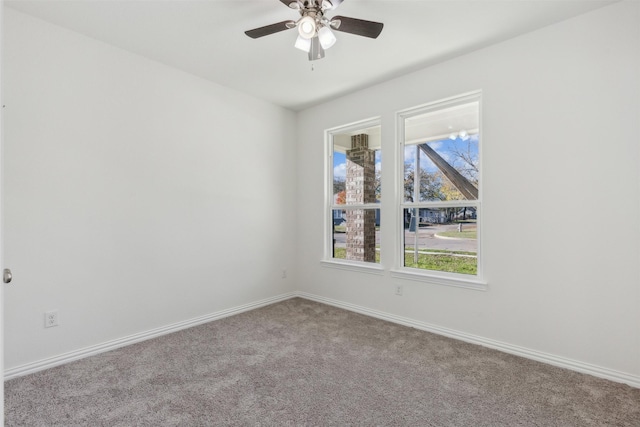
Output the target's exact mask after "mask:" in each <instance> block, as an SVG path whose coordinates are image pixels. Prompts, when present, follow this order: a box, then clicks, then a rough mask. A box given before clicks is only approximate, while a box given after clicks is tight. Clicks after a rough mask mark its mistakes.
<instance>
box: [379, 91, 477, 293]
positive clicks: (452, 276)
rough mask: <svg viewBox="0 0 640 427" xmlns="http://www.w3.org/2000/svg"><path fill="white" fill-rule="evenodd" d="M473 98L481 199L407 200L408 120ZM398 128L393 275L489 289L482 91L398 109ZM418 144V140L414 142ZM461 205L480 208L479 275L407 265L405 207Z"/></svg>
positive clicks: (401, 277)
mask: <svg viewBox="0 0 640 427" xmlns="http://www.w3.org/2000/svg"><path fill="white" fill-rule="evenodd" d="M470 102H478V109H479V111H478V114H479V135H480V138H479V145H478V163H479V174H478V180H479V188H478V199H477V200H460V201H445V202H440V201H437V202H433V201H432V202H424V203H423V202H414V203H405V201H404V149H405V121H406V120H407V119H409V118H411V117H415V116H418V115H422V114H425V113H429V112H432V111H437V110H440V109H443V108H449V107H453V106H456V105H461V104H467V103H470ZM396 124H397V126H396V129H397V146H398V151H397V153H396V155H397V158H396V186H395V204H396V207H397V215H398V216H397V219H396V224H395V230H396V248H397V250H396V256H395V263H394V266H395V268H393V269H392V270H391V272H390V273H391V276H392V277H395V278H399V279H408V280H417V281H420V282H427V283H435V284H440V285H449V286H456V287H462V288H468V289H475V290H486V289H487V282H486V281H485V279H484V274H483V273H484V272H483V262H482V242H483V240H484V239H483V237H482V228H483V227H482V221H483V218H484V215H483V214H482V192H483V190H482V186H483V179H482V173H483V167H482V152H483V149H482V147H483V144H484V142H483V135H482V92H481V91H474V92H469V93H466V94H463V95H459V96H455V97H451V98H447V99H443V100H439V101H435V102H431V103H428V104H424V105H421V106H417V107H412V108H408V109H406V110H402V111H399V112H397V113H396ZM410 145H414V144H410ZM458 206H473V207H475V208H476V211H477V217H478V220H477V233H478V234H477V236H478V237H477V244H478V255H477V256H478V258H477V274H476V275H475V276H472V275H466V274H460V273H449V272H441V271H435V270H422V269H417V268H410V267H404V242H403V240H404V215H403V214H404V209H413V208H418V209H419V208H424V207H432V208H445V207H458Z"/></svg>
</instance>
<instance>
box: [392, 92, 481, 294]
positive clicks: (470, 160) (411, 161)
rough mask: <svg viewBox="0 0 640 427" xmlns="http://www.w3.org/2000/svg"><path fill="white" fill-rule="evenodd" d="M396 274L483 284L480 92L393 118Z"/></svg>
mask: <svg viewBox="0 0 640 427" xmlns="http://www.w3.org/2000/svg"><path fill="white" fill-rule="evenodd" d="M398 132H399V142H400V152H399V162H398V174H399V178H400V179H399V185H400V188H398V189H397V191H398V197H397V199H398V200H399V201H400V202H399V205H400V206H399V208H400V212H399V222H400V223H399V224H398V227H397V229H398V234H399V236H398V237H399V241H400V245H399V246H400V254H399V255H398V259H397V263H396V264H397V265H398V266H399V267H400V268H399V269H397V271H396V272H397V273H400V274H401V275H402V274H404V275H413V276H414V277H413V278H416V276H418V277H419V276H422V277H424V278H426V277H432V278H433V277H438V278H441V279H443V280H441V281H444V282H446V283H448V284H459V283H472V284H473V283H482V275H481V270H482V269H481V263H480V229H481V227H480V220H481V211H480V207H481V199H480V195H481V191H480V179H481V178H480V172H481V164H480V93H473V94H468V95H464V96H461V97H457V98H453V99H448V100H444V101H439V102H435V103H432V104H428V105H426V106H422V107H418V108H414V109H411V110H407V111H404V112H401V113H399V114H398Z"/></svg>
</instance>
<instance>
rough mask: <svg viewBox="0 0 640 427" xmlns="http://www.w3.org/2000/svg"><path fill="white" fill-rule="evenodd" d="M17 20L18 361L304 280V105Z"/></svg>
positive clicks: (14, 196) (13, 205)
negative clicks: (300, 233) (298, 277)
mask: <svg viewBox="0 0 640 427" xmlns="http://www.w3.org/2000/svg"><path fill="white" fill-rule="evenodd" d="M4 18H5V28H4V35H5V39H4V42H5V46H4V52H3V54H4V56H3V66H4V69H3V72H4V75H3V78H4V82H3V84H4V87H3V89H4V104H6V109H5V131H4V132H5V133H4V167H5V169H4V190H5V193H4V195H5V197H4V199H5V200H4V207H5V231H6V234H5V240H4V242H5V255H6V264H7V265H8V266H10V267H11V268H12V269H13V272H14V277H15V279H14V281H13V283H12V284H11V285H8V286H7V287H6V289H5V292H6V294H5V296H6V300H5V327H6V334H5V347H6V359H5V361H6V365H5V367H6V368H7V369H11V368H13V367H16V366H18V365H22V364H28V363H31V362H34V361H38V360H42V359H44V358H47V357H51V356H56V355H60V354H62V353H65V352H68V351H74V350H78V349H81V348H84V347H87V346H92V345H96V344H99V343H103V342H106V341H108V340H113V339H118V338H121V337H124V336H128V335H130V334H135V333H140V332H143V331H148V330H151V329H153V328H158V327H162V326H165V325H169V324H172V323H174V322H179V321H184V320H188V319H191V318H194V317H197V316H202V315H206V314H209V313H214V312H217V311H220V310H223V309H227V308H230V307H237V306H239V305H242V304H246V303H250V302H254V301H257V300H261V299H265V298H269V297H273V296H277V295H280V294H283V293H286V292H290V291H292V290H293V284H294V280H295V275H294V271H293V267H294V266H293V263H292V262H291V261H292V260H293V256H294V251H293V248H294V243H295V240H294V236H295V227H294V226H293V224H294V223H295V204H294V196H295V184H294V183H295V165H294V159H295V153H294V151H293V150H294V149H295V145H294V142H295V141H294V135H295V114H294V113H292V112H290V111H288V110H284V109H282V108H279V107H275V106H273V105H271V104H268V103H266V102H263V101H260V100H257V99H255V98H251V97H248V96H246V95H243V94H240V93H237V92H234V91H232V90H229V89H226V88H224V87H221V86H218V85H215V84H212V83H210V82H206V81H204V80H201V79H198V78H195V77H193V76H190V75H187V74H185V73H182V72H180V71H177V70H175V69H171V68H169V67H166V66H164V65H161V64H159V63H156V62H153V61H150V60H147V59H144V58H141V57H139V56H136V55H133V54H130V53H127V52H125V51H122V50H119V49H117V48H114V47H111V46H109V45H106V44H103V43H100V42H97V41H95V40H92V39H89V38H86V37H83V36H80V35H78V34H76V33H73V32H70V31H67V30H64V29H62V28H59V27H56V26H53V25H50V24H47V23H45V22H43V21H39V20H37V19H34V18H32V17H29V16H27V15H24V14H21V13H18V12H16V11H14V10H12V9H6V10H5V16H4ZM282 268H288V269H289V270H290V272H289V275H288V276H289V277H288V278H287V279H284V280H283V279H282V278H281V269H282ZM51 309H57V310H59V317H60V326H58V327H56V328H49V329H44V327H43V325H44V318H43V316H44V312H45V311H47V310H51Z"/></svg>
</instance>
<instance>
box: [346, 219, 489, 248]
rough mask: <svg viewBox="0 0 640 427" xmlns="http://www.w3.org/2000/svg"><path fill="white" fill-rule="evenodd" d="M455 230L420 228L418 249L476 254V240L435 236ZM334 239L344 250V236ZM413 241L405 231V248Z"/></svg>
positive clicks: (449, 227) (451, 227)
mask: <svg viewBox="0 0 640 427" xmlns="http://www.w3.org/2000/svg"><path fill="white" fill-rule="evenodd" d="M463 227H464V225H463ZM463 229H464V228H463ZM457 230H458V225H457V224H447V225H430V226H428V227H420V229H419V230H418V248H420V249H444V250H450V251H470V252H477V250H478V242H477V241H476V240H471V239H443V238H439V237H436V236H435V234H437V233H441V232H444V231H457ZM334 237H335V239H336V247H338V248H340V247H342V248H344V247H345V242H346V234H345V233H335V235H334ZM414 239H415V233H414V232H412V231H409V230H405V232H404V240H405V244H406V246H411V247H413V242H414ZM376 244H380V232H377V233H376Z"/></svg>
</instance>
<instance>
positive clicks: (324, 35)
mask: <svg viewBox="0 0 640 427" xmlns="http://www.w3.org/2000/svg"><path fill="white" fill-rule="evenodd" d="M318 38H319V39H320V44H321V45H322V48H323V49H329V48H330V47H331V46H333V45H334V44H335V43H336V36H335V35H334V34H333V31H331V30H330V29H329V27H322V28H320V29H319V30H318Z"/></svg>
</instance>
